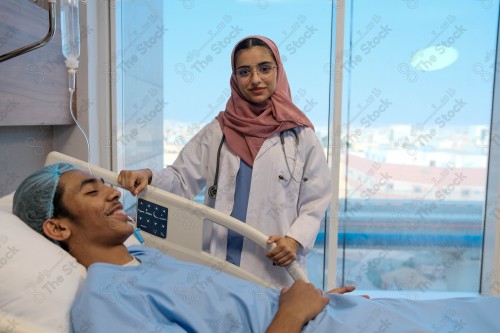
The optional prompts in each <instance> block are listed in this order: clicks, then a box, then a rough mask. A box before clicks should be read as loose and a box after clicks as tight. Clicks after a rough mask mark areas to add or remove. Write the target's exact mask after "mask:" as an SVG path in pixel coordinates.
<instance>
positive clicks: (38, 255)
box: [0, 152, 500, 333]
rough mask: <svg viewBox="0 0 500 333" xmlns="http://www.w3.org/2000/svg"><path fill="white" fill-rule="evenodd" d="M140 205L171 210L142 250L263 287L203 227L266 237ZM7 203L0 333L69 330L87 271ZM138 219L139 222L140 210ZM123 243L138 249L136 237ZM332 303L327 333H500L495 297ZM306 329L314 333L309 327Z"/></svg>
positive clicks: (0, 243)
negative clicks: (205, 241)
mask: <svg viewBox="0 0 500 333" xmlns="http://www.w3.org/2000/svg"><path fill="white" fill-rule="evenodd" d="M54 162H68V163H72V164H75V165H77V166H79V167H81V168H82V169H83V170H86V169H87V168H88V165H87V163H86V162H83V161H80V160H77V159H74V158H71V157H69V156H65V155H62V154H60V153H56V152H52V153H50V154H49V156H48V157H47V160H46V164H51V163H54ZM91 170H92V173H93V174H94V175H95V176H98V177H102V178H103V179H104V181H105V182H107V183H110V184H113V185H117V184H116V178H117V175H116V174H115V173H113V172H110V171H108V170H105V169H102V168H98V167H94V166H91ZM141 202H142V203H145V204H151V205H158V207H164V208H167V209H168V214H167V219H168V221H167V222H168V223H166V227H165V228H163V229H162V228H156V229H155V227H152V226H150V225H149V226H148V225H144V226H143V228H144V229H143V230H142V231H141V235H142V237H143V238H144V241H145V243H144V244H146V245H149V246H153V247H156V248H158V249H159V250H161V251H163V252H165V253H167V254H169V255H171V256H174V257H176V258H179V259H182V260H187V261H192V262H197V263H201V264H204V265H209V266H211V267H214V268H216V269H219V270H222V271H225V272H227V273H229V274H232V275H235V276H238V277H242V278H244V279H247V280H250V281H254V282H256V283H258V284H260V285H263V286H266V285H268V283H266V281H261V280H259V279H258V278H256V277H254V276H252V275H251V274H250V273H249V272H245V271H242V270H241V269H239V268H238V267H235V266H233V265H231V264H228V263H226V262H225V261H222V260H220V259H218V258H214V257H212V256H211V255H210V254H208V253H206V252H204V251H203V249H202V245H201V244H202V236H203V224H205V223H208V222H213V223H218V224H221V225H223V226H225V227H229V228H231V229H234V230H236V231H238V232H240V233H242V234H243V235H244V236H245V237H247V238H249V239H251V240H253V241H255V242H256V243H257V244H259V245H260V246H262V247H267V246H268V245H267V242H266V239H267V237H266V236H265V235H262V234H261V233H259V232H257V231H255V230H252V229H251V228H250V227H248V226H247V225H245V224H243V223H241V222H238V221H235V220H233V219H232V218H230V217H227V216H225V215H223V214H220V213H219V212H217V211H215V210H213V209H210V208H207V207H205V206H203V205H200V204H197V203H195V202H192V201H191V200H186V199H183V198H179V197H177V196H174V195H171V194H169V193H166V192H164V191H161V190H158V189H155V188H153V187H148V188H147V190H146V191H144V193H143V194H141V195H140V196H139V198H138V207H139V209H138V210H142V208H140V204H141ZM11 205H12V195H8V196H6V197H3V198H0V223H1V224H0V226H1V228H0V287H1V290H0V295H1V297H0V332H23V333H24V332H42V333H45V332H61V333H64V332H70V321H69V311H70V308H71V305H72V302H73V300H74V298H75V297H76V295H77V293H78V291H79V289H80V287H81V285H82V284H83V283H84V280H85V277H86V271H85V269H84V268H83V266H81V265H79V264H78V263H77V262H76V261H75V260H74V258H73V257H71V256H70V255H69V254H67V253H66V252H65V251H63V250H62V249H60V248H59V247H58V246H56V245H54V244H52V243H50V242H48V241H47V240H46V239H44V238H43V237H42V236H41V235H39V234H37V233H36V232H34V231H33V230H31V229H30V228H29V227H27V226H26V225H24V223H22V222H21V221H20V220H19V219H17V217H15V216H14V215H13V214H11V212H10V207H11ZM146 212H147V211H146ZM143 213H144V212H143ZM146 215H147V214H146ZM137 217H138V218H140V217H141V212H139V214H138V216H137ZM163 218H164V217H161V218H159V219H158V220H157V221H156V222H157V223H160V222H161V221H162V220H161V219H163ZM139 224H140V222H138V225H139ZM153 224H154V223H153ZM127 242H129V244H136V243H137V241H136V240H135V239H134V238H131V239H129V240H128V241H127ZM293 266H294V265H292V266H291V267H288V269H289V272H290V274H291V275H292V276H293V277H294V278H295V279H297V278H304V279H305V276H303V273H302V272H301V271H300V269H299V268H298V267H296V268H294V267H293ZM103 292H104V291H103ZM333 303H334V305H333V307H332V308H333V311H332V312H333V313H334V314H333V315H334V316H337V317H332V318H333V321H332V322H331V326H330V327H331V332H337V331H338V332H387V331H391V332H394V331H396V332H407V331H411V332H422V331H423V330H412V328H414V327H417V326H418V327H421V326H422V325H421V324H422V323H425V325H424V326H425V327H427V328H428V329H427V330H425V332H500V320H498V313H500V298H495V297H477V298H468V299H466V300H459V299H449V300H435V301H422V302H419V301H415V299H412V300H409V299H399V300H398V299H376V300H366V299H364V298H362V297H359V296H350V295H339V298H334V301H333ZM422 314H425V316H422ZM429 314H432V318H429V317H428V315H429ZM397 327H401V329H399V328H397ZM310 328H311V329H312V330H309V331H314V330H313V328H314V326H311V325H310ZM476 328H477V329H476ZM408 329H409V330H408ZM328 332H330V330H328Z"/></svg>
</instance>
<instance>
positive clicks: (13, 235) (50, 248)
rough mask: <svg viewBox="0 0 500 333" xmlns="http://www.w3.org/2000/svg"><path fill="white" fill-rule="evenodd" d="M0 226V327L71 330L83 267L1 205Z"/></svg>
mask: <svg viewBox="0 0 500 333" xmlns="http://www.w3.org/2000/svg"><path fill="white" fill-rule="evenodd" d="M0 225H1V227H0V295H2V297H1V298H0V331H1V332H26V331H29V330H33V329H34V328H36V330H37V331H42V332H44V331H47V332H71V325H70V317H69V315H70V309H71V305H72V304H73V300H74V299H75V297H76V294H77V292H78V290H79V288H80V287H81V286H82V284H83V282H84V280H85V276H86V274H87V273H86V270H85V268H84V267H83V266H82V265H80V264H79V263H78V262H77V261H76V260H75V258H73V257H72V256H70V255H69V254H68V253H67V252H66V251H64V250H63V249H61V248H60V247H58V246H57V245H55V244H53V243H51V242H49V241H48V240H47V239H45V238H44V237H43V236H42V235H39V234H38V233H36V232H35V231H33V230H31V228H30V227H28V226H27V225H25V224H24V223H23V222H22V221H21V220H20V219H19V218H18V217H17V216H15V215H14V214H12V213H8V212H6V211H5V210H0ZM28 325H29V326H30V327H29V328H28V327H27V326H28Z"/></svg>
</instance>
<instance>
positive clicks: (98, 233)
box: [59, 170, 134, 245]
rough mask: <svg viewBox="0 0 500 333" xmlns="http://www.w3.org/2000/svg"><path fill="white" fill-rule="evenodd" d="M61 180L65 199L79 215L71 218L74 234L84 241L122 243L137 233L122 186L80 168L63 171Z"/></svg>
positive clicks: (63, 199)
mask: <svg viewBox="0 0 500 333" xmlns="http://www.w3.org/2000/svg"><path fill="white" fill-rule="evenodd" d="M59 184H60V185H62V186H63V188H64V192H63V195H62V202H63V204H64V205H65V207H66V208H67V209H68V210H69V211H70V212H71V213H72V214H73V215H74V216H75V221H71V231H72V235H74V236H76V237H77V239H79V240H80V241H81V242H84V243H85V244H87V245H90V244H92V245H109V244H122V243H123V242H124V241H125V240H126V239H127V238H128V237H129V236H130V235H131V234H132V233H133V231H134V227H133V225H132V224H131V223H130V222H129V221H128V216H127V214H125V213H124V212H123V206H122V204H121V203H120V201H119V198H120V192H119V191H118V190H116V189H114V188H112V187H110V186H108V185H106V184H104V183H103V181H102V180H101V179H98V178H96V177H94V176H91V175H90V174H88V173H86V172H83V171H79V170H72V171H68V172H65V173H64V174H62V175H61V178H60V180H59ZM89 243H90V244H89Z"/></svg>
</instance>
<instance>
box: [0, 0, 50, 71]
mask: <svg viewBox="0 0 500 333" xmlns="http://www.w3.org/2000/svg"><path fill="white" fill-rule="evenodd" d="M34 2H36V0H34ZM48 2H49V31H48V33H47V35H46V36H45V37H44V38H43V39H42V40H40V41H38V42H35V43H32V44H29V45H27V46H24V47H21V48H19V49H17V50H14V51H11V52H8V53H5V54H2V55H0V62H3V61H6V60H9V59H12V58H14V57H17V56H19V55H21V54H24V53H27V52H29V51H33V50H35V49H37V48H39V47H42V46H44V45H45V44H47V42H48V41H49V40H50V39H51V38H52V36H54V32H55V30H56V0H48Z"/></svg>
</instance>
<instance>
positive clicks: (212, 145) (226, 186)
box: [152, 120, 332, 286]
mask: <svg viewBox="0 0 500 333" xmlns="http://www.w3.org/2000/svg"><path fill="white" fill-rule="evenodd" d="M295 130H296V132H297V135H298V138H299V144H298V146H296V144H295V137H294V135H293V133H291V132H290V131H286V132H285V135H284V137H285V144H284V146H285V151H286V155H287V158H288V164H289V167H290V171H292V172H293V173H294V178H295V179H296V180H297V181H298V182H297V181H295V180H293V179H292V180H290V171H289V170H288V168H287V165H286V163H285V159H284V153H283V150H282V145H281V143H280V136H279V133H276V134H275V135H273V136H271V137H269V138H267V139H266V140H265V141H264V144H263V145H262V147H261V149H260V150H259V152H258V154H257V156H256V158H255V161H254V165H253V170H252V181H251V185H250V194H249V200H248V208H247V217H246V223H247V224H248V225H250V226H252V227H254V228H256V229H258V230H259V231H261V232H262V233H264V234H266V235H268V236H270V235H280V236H289V237H292V238H294V239H295V240H297V241H298V242H299V243H300V244H301V247H299V249H298V251H297V263H298V264H299V265H300V267H301V268H302V269H303V270H304V272H307V266H306V258H305V257H306V255H307V254H308V253H309V251H310V250H311V249H312V247H313V245H314V241H315V239H316V236H317V234H318V231H319V227H320V222H321V220H322V218H323V217H324V214H325V211H326V209H327V206H328V204H329V201H330V198H331V194H332V183H331V176H330V172H329V169H328V165H327V162H326V157H325V153H324V152H323V148H322V145H321V144H320V142H319V140H318V138H317V136H316V134H315V133H314V131H313V130H312V129H310V128H308V127H298V128H296V129H295ZM221 139H222V131H221V128H220V125H219V123H218V121H217V120H214V121H212V122H211V123H210V124H208V125H206V126H205V127H204V128H203V129H202V130H201V131H200V132H199V133H197V134H196V135H195V136H194V137H193V138H192V139H191V140H190V141H189V142H188V143H187V144H186V145H185V146H184V148H183V149H182V151H181V153H180V154H179V156H178V158H177V159H176V161H175V162H174V164H173V165H171V166H168V167H166V168H165V169H162V170H159V171H157V172H156V171H155V172H154V175H153V181H152V185H153V186H156V187H159V188H162V189H164V190H166V191H169V192H171V193H174V194H177V195H180V196H183V197H186V198H194V197H195V196H196V195H197V194H199V193H200V192H201V190H202V189H203V188H204V187H205V191H208V188H209V187H210V186H211V185H212V184H213V183H214V178H215V172H216V165H217V150H218V148H219V144H220V141H221ZM296 147H297V148H296ZM295 156H296V157H297V159H296V161H294V159H295ZM239 167H240V158H239V157H238V156H236V155H235V154H234V153H233V152H232V151H231V150H230V149H229V148H228V146H227V145H226V144H225V143H224V145H223V147H222V149H221V154H220V166H219V181H218V191H217V198H216V199H215V200H214V199H211V198H210V197H209V196H208V195H207V194H206V192H205V204H206V205H208V206H210V207H213V208H215V209H217V210H219V211H222V212H224V213H226V214H228V215H230V214H231V212H232V210H233V203H234V192H235V184H236V175H237V173H238V170H239ZM280 175H281V176H283V177H284V178H285V179H280V177H279V176H280ZM304 177H307V180H305V181H304V180H303V179H304ZM300 180H302V181H300ZM206 234H207V236H209V239H210V240H209V243H210V244H209V245H207V249H208V248H209V249H210V252H211V253H212V254H213V255H216V256H218V257H220V258H223V259H225V258H226V245H227V243H226V239H227V229H226V228H224V227H221V226H218V225H213V229H212V230H210V229H209V228H206ZM210 236H211V237H210ZM265 253H266V251H265V250H264V249H261V248H260V247H259V246H258V245H256V244H253V243H252V242H251V241H248V240H244V242H243V250H242V254H241V262H240V267H241V268H243V269H245V270H247V271H249V272H251V273H253V274H254V275H256V276H258V277H259V278H261V279H263V280H265V281H268V282H270V283H272V284H274V285H276V286H290V284H291V283H292V282H293V280H292V279H291V277H290V276H289V275H288V272H287V271H286V270H285V269H284V268H282V267H279V266H274V265H273V264H272V262H271V261H270V260H269V259H268V258H267V257H266V256H265Z"/></svg>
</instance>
